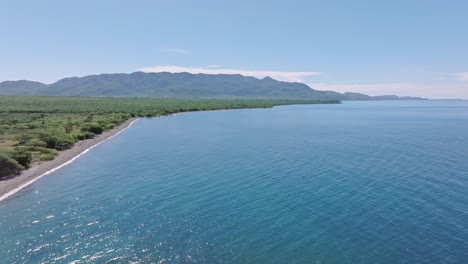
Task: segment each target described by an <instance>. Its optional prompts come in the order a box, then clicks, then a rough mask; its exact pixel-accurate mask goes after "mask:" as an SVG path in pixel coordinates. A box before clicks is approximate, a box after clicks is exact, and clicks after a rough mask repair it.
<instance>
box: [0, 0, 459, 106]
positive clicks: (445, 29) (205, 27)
mask: <svg viewBox="0 0 468 264" xmlns="http://www.w3.org/2000/svg"><path fill="white" fill-rule="evenodd" d="M467 14H468V1H455V0H452V1H431V0H425V1H422V0H421V1H411V0H406V1H370V0H369V1H359V0H357V1H351V0H349V1H255V3H253V1H203V0H197V1H195V0H193V1H177V0H172V1H136V0H135V1H116V0H114V1H105V0H99V1H96V0H95V1H86V0H81V1H63V0H61V1H49V0H41V1H32V0H31V1H22V0H11V1H4V0H0V36H1V41H0V80H1V81H3V80H18V79H29V80H36V81H41V82H45V83H52V82H55V81H57V80H58V79H60V78H64V77H70V76H83V75H88V74H98V73H115V72H125V73H130V72H134V71H137V70H145V71H188V72H207V73H234V72H237V73H241V74H245V75H253V76H256V77H259V78H261V77H262V76H264V75H270V76H271V77H274V78H277V79H281V80H286V81H301V82H304V83H307V84H309V85H310V86H311V87H313V88H315V89H318V90H336V91H340V92H344V91H354V92H364V93H368V94H372V95H378V94H398V95H415V96H424V97H429V98H465V99H468V15H467Z"/></svg>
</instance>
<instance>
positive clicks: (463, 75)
mask: <svg viewBox="0 0 468 264" xmlns="http://www.w3.org/2000/svg"><path fill="white" fill-rule="evenodd" d="M457 76H458V79H459V80H460V81H468V72H459V73H457Z"/></svg>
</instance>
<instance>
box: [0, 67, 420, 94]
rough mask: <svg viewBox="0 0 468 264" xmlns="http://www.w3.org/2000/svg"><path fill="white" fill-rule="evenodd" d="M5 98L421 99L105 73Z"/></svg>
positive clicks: (251, 80) (199, 77)
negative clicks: (26, 96) (18, 96)
mask: <svg viewBox="0 0 468 264" xmlns="http://www.w3.org/2000/svg"><path fill="white" fill-rule="evenodd" d="M0 95H30V96H82V97H151V98H213V99H216V98H219V99H221V98H222V99H246V98H249V99H304V100H418V99H423V98H418V97H399V96H396V95H382V96H368V95H365V94H361V93H338V92H333V91H318V90H314V89H312V88H311V87H309V86H307V85H306V84H303V83H298V82H283V81H278V80H275V79H272V78H270V77H265V78H263V79H257V78H255V77H250V76H243V75H240V74H191V73H186V72H183V73H169V72H160V73H144V72H134V73H131V74H126V73H116V74H100V75H88V76H84V77H71V78H64V79H61V80H59V81H57V82H55V83H52V84H43V83H40V82H33V81H26V80H20V81H4V82H0Z"/></svg>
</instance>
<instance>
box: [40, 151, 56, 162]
mask: <svg viewBox="0 0 468 264" xmlns="http://www.w3.org/2000/svg"><path fill="white" fill-rule="evenodd" d="M55 156H56V154H52V153H42V154H40V155H39V160H41V161H47V160H53V159H54V158H55Z"/></svg>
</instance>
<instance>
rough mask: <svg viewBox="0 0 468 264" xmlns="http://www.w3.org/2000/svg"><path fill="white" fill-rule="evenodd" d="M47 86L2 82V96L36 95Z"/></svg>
mask: <svg viewBox="0 0 468 264" xmlns="http://www.w3.org/2000/svg"><path fill="white" fill-rule="evenodd" d="M46 87H47V85H45V84H43V83H40V82H31V81H25V80H21V81H4V82H0V94H2V95H34V94H36V93H37V92H38V91H39V90H41V89H44V88H46Z"/></svg>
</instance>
